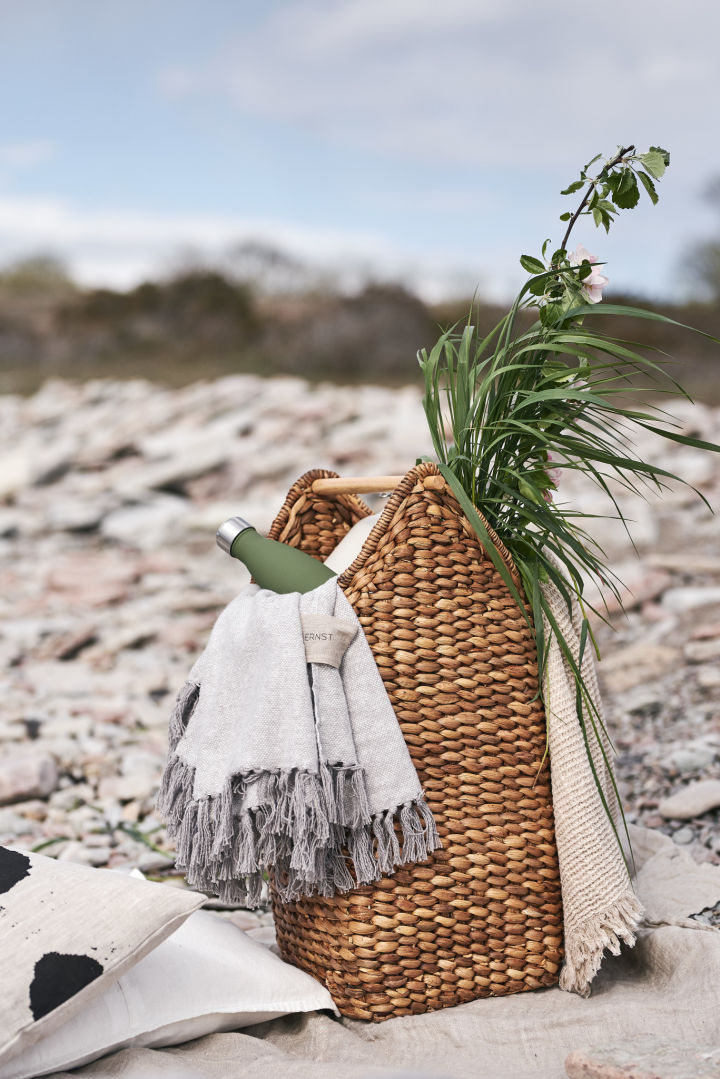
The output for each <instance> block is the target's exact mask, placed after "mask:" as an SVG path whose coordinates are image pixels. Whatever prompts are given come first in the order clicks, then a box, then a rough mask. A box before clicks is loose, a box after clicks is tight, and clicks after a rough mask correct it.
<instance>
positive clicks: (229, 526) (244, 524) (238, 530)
mask: <svg viewBox="0 0 720 1079" xmlns="http://www.w3.org/2000/svg"><path fill="white" fill-rule="evenodd" d="M248 529H250V530H251V531H253V532H254V531H255V528H254V527H253V526H252V525H251V524H250V522H249V521H246V520H245V518H244V517H229V518H228V520H227V521H223V523H222V524H221V525H220V527H219V528H218V530H217V535H216V536H215V540H216V542H217V545H218V547H219V548H220V549H221V550H222V551H224V552H225V554H232V548H233V544H234V543H235V540H236V539H238V537H239V536H241V535H242V534H243V532H247V531H248Z"/></svg>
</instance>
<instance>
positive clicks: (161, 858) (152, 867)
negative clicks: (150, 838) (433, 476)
mask: <svg viewBox="0 0 720 1079" xmlns="http://www.w3.org/2000/svg"><path fill="white" fill-rule="evenodd" d="M173 865H175V859H174V858H172V857H171V856H169V855H165V854H158V853H157V851H154V850H149V851H148V852H147V853H146V854H141V855H140V857H139V859H138V869H140V870H141V871H142V872H143V873H157V872H159V871H160V870H162V869H169V868H170V867H171V866H173Z"/></svg>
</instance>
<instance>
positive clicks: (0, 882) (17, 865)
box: [0, 847, 31, 892]
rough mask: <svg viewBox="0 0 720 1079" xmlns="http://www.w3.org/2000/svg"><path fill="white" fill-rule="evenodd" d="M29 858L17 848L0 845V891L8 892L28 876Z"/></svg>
mask: <svg viewBox="0 0 720 1079" xmlns="http://www.w3.org/2000/svg"><path fill="white" fill-rule="evenodd" d="M30 868H31V866H30V859H29V858H28V857H27V855H26V854H21V853H20V851H18V850H8V849H7V847H0V892H9V891H10V889H11V888H14V887H15V885H16V884H19V883H20V881H21V880H24V879H25V877H28V876H30Z"/></svg>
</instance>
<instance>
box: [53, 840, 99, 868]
mask: <svg viewBox="0 0 720 1079" xmlns="http://www.w3.org/2000/svg"><path fill="white" fill-rule="evenodd" d="M111 854H112V849H111V848H110V847H107V846H105V847H88V846H86V845H83V844H82V843H79V842H72V843H68V844H67V846H66V847H64V848H63V850H62V851H61V852H60V854H59V855H58V861H63V862H79V863H80V864H81V865H90V866H96V867H97V866H103V865H107V864H108V862H109V861H110V856H111Z"/></svg>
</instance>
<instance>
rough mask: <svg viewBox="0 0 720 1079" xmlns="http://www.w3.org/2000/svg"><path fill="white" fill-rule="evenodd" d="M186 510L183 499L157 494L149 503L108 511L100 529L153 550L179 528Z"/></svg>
mask: <svg viewBox="0 0 720 1079" xmlns="http://www.w3.org/2000/svg"><path fill="white" fill-rule="evenodd" d="M186 512H187V502H186V501H185V499H184V498H177V497H176V496H174V495H158V496H157V497H155V498H153V499H152V500H151V501H149V502H146V503H141V504H140V505H137V506H126V507H123V508H121V509H117V510H114V511H113V512H112V513H109V514H108V515H107V517H106V518H105V519H104V520H103V522H102V524H101V526H100V531H101V532H102V534H103V536H106V537H107V539H112V540H116V541H118V542H120V543H126V544H128V545H130V546H132V547H138V548H140V549H142V550H153V549H155V548H156V547H157V546H158V545H159V546H162V545H163V544H164V543H165V541H166V539H167V538H168V537H169V536H170V534H171V530H177V529H178V528H179V527H180V522H181V521H182V519H183V517H184V516H185V514H186ZM218 523H220V522H218Z"/></svg>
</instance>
